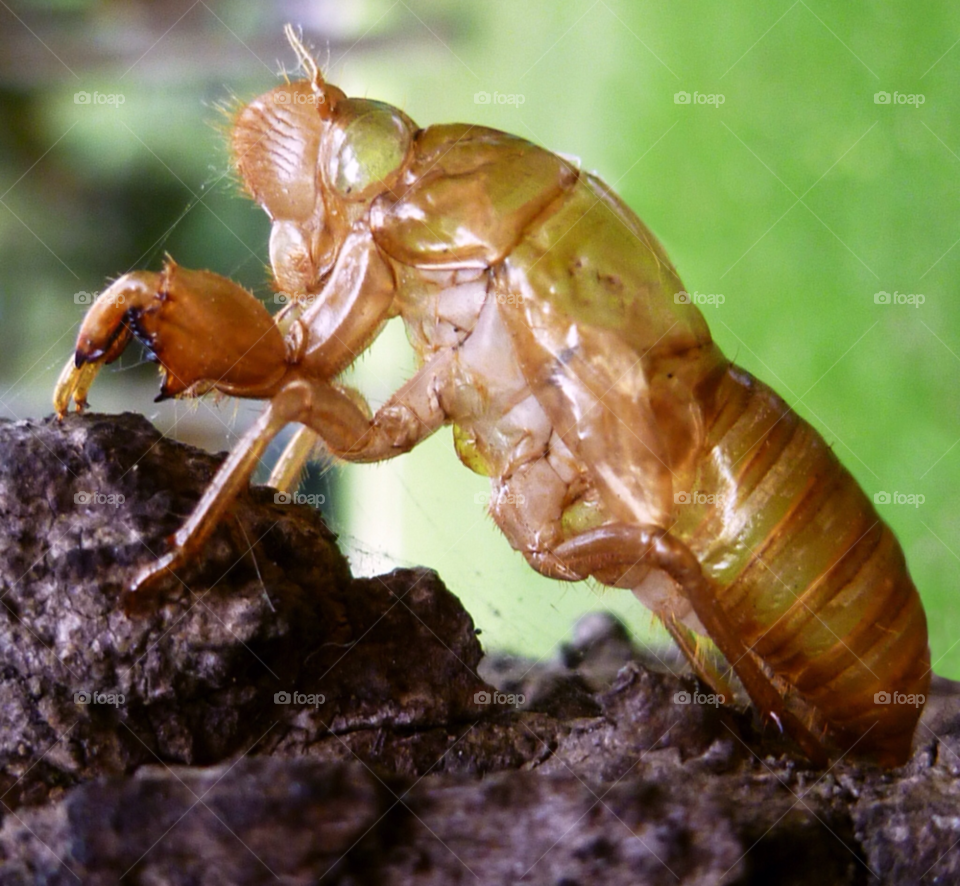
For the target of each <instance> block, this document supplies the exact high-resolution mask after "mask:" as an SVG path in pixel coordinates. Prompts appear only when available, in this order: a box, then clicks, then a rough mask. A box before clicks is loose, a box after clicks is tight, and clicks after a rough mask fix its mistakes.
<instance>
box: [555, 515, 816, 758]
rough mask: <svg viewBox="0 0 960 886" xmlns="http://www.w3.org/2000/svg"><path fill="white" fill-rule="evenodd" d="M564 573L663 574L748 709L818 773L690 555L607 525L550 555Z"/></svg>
mask: <svg viewBox="0 0 960 886" xmlns="http://www.w3.org/2000/svg"><path fill="white" fill-rule="evenodd" d="M550 555H551V557H552V558H556V559H557V560H559V561H560V562H561V563H563V564H564V565H565V566H567V567H568V568H569V569H571V570H573V571H575V572H577V573H580V574H589V575H595V576H597V577H598V578H600V580H601V581H603V582H604V583H606V584H613V583H619V578H618V576H619V575H622V574H623V573H625V572H627V571H628V570H630V569H633V568H634V567H636V566H637V565H638V564H641V563H645V564H647V565H649V566H652V567H655V568H657V569H661V570H663V571H664V572H666V573H667V575H669V576H670V577H671V578H672V579H673V580H674V581H675V582H676V583H677V584H678V585H679V586H680V588H681V590H682V592H683V594H684V596H685V597H686V598H687V599H688V600H689V601H690V604H691V606H692V607H693V610H694V612H695V613H696V615H697V618H699V619H700V623H701V624H702V625H703V627H704V628H705V630H706V631H707V633H708V634H709V635H710V637H711V638H712V639H713V641H714V642H715V643H716V644H717V647H718V648H719V649H720V651H721V652H722V653H723V655H724V656H725V657H726V659H727V661H728V662H730V664H731V665H732V666H733V669H734V670H735V671H736V672H737V676H738V677H739V678H740V680H741V682H742V683H743V686H744V688H745V689H746V691H747V693H748V694H749V696H750V698H751V700H752V701H753V703H754V705H756V707H757V708H758V709H759V710H760V711H763V712H765V713H766V714H768V715H769V716H771V717H774V718H775V719H776V720H777V722H779V723H780V724H782V727H783V729H784V730H785V731H786V732H787V733H788V734H789V735H790V736H791V737H792V738H793V739H794V740H795V741H796V742H797V744H799V745H800V747H801V748H802V749H803V751H804V753H805V754H806V755H807V757H808V758H809V759H810V761H811V762H812V763H813V764H814V765H815V766H818V767H824V766H826V765H827V762H828V757H827V753H826V751H825V749H824V747H823V745H822V744H821V742H820V741H819V740H818V739H817V737H816V736H815V735H814V734H813V733H812V732H811V731H810V729H808V728H807V726H806V725H804V723H803V722H802V721H801V720H800V718H799V717H798V716H796V714H794V713H793V712H792V711H791V710H790V709H789V708H788V707H787V704H786V700H785V698H784V695H783V694H782V693H781V692H780V690H779V689H778V688H777V687H776V686H775V685H774V684H773V683H772V682H771V681H770V679H769V678H768V677H767V675H766V674H765V673H764V672H763V671H762V670H761V668H760V666H759V665H758V664H757V662H756V659H755V658H754V656H753V653H751V652H750V650H749V649H747V648H746V647H745V646H744V644H743V642H742V641H741V639H740V637H739V635H738V634H737V632H736V630H735V629H734V628H733V626H732V625H731V624H730V621H729V619H728V618H727V617H726V615H725V614H724V612H723V610H722V609H721V608H720V606H719V604H718V603H717V600H716V594H715V593H714V591H713V589H712V588H711V586H710V583H709V582H708V581H707V579H706V578H705V577H704V575H703V571H702V570H701V568H700V563H699V562H698V561H697V558H696V556H694V554H693V552H692V551H691V550H690V549H689V548H688V547H687V546H686V545H684V544H683V543H682V542H680V541H678V540H677V539H676V538H674V537H673V536H671V535H670V533H668V532H666V531H665V530H663V529H661V528H659V527H646V526H633V525H629V524H625V523H621V524H608V525H606V526H601V527H599V528H597V529H593V530H589V531H587V532H584V533H582V534H581V535H578V536H575V537H574V538H572V539H570V540H569V541H566V542H564V543H563V544H561V545H559V546H558V547H556V548H554V550H553V551H551V552H550Z"/></svg>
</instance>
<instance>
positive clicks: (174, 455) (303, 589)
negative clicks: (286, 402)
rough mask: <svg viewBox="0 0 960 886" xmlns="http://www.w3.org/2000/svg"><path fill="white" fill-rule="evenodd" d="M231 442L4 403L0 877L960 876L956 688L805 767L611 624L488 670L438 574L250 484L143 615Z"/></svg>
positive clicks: (624, 879)
mask: <svg viewBox="0 0 960 886" xmlns="http://www.w3.org/2000/svg"><path fill="white" fill-rule="evenodd" d="M221 460H222V456H211V455H207V454H205V453H202V452H199V451H198V450H196V449H192V448H190V447H186V446H181V445H179V444H177V443H174V442H171V441H169V440H166V439H164V438H162V437H161V436H160V435H159V434H158V433H157V432H156V431H155V430H154V429H153V428H152V427H151V426H150V425H149V423H147V422H146V421H145V420H144V419H142V418H140V417H139V416H134V415H123V416H118V417H109V418H108V417H103V416H95V415H88V416H82V417H80V416H70V417H68V418H67V419H66V420H65V421H64V422H63V423H62V424H58V423H57V422H55V421H51V420H48V421H44V422H32V421H31V422H17V423H10V422H0V521H2V525H3V530H4V531H3V532H2V533H0V601H2V602H3V607H2V608H0V723H2V729H0V807H2V811H3V813H4V817H3V822H2V827H0V886H2V884H6V883H11V884H12V883H18V884H19V883H30V882H43V883H47V884H59V883H76V882H78V881H79V882H83V883H85V884H87V883H90V884H101V883H103V884H106V883H115V882H117V881H118V880H120V879H121V878H122V881H123V882H124V883H131V884H136V883H142V884H156V883H165V884H195V883H197V882H203V883H204V884H219V883H223V884H248V883H249V884H255V883H275V882H277V881H279V882H281V883H289V884H297V883H304V884H306V883H314V882H317V881H318V880H320V881H322V882H324V883H343V884H359V883H381V882H389V883H398V884H405V883H409V884H441V883H443V884H445V883H451V882H479V883H484V884H485V883H491V884H494V883H496V884H500V883H510V882H519V881H522V882H524V883H527V882H529V883H543V884H552V886H556V884H567V886H572V884H575V883H591V884H593V883H597V884H608V883H609V884H619V883H624V884H626V883H630V884H648V883H649V884H660V883H664V884H668V883H669V884H677V883H681V884H713V883H778V884H781V883H783V884H806V883H817V884H820V883H831V884H833V883H851V884H859V883H865V882H873V876H875V877H876V879H877V882H880V883H891V884H900V883H910V884H913V883H916V882H918V881H919V880H920V879H921V878H923V879H925V880H929V881H931V882H953V881H955V880H958V879H960V871H958V866H960V862H958V858H960V854H958V853H957V852H956V848H955V846H956V842H957V840H958V839H960V815H958V814H957V810H958V809H960V796H958V791H960V788H958V780H957V777H958V775H960V757H958V753H960V686H958V685H957V684H955V683H952V682H950V681H946V680H941V679H936V680H935V681H934V684H933V687H932V689H931V692H932V694H933V697H932V698H931V700H930V702H929V704H928V706H927V708H926V711H925V714H924V717H923V719H922V721H921V725H920V728H919V729H918V734H917V739H916V741H915V748H916V751H915V754H914V756H913V759H912V760H911V761H910V762H909V763H908V764H907V765H906V766H904V767H903V768H902V769H899V770H894V771H883V770H879V769H876V768H871V767H869V766H863V765H857V764H856V763H853V762H851V761H850V760H848V759H843V760H840V761H838V762H836V763H835V764H834V765H833V766H832V767H831V768H830V769H829V770H828V771H826V772H818V771H814V770H810V769H808V768H807V767H806V766H805V765H804V763H803V761H802V758H801V757H799V756H798V755H797V753H796V749H795V748H792V747H791V746H790V745H789V744H788V743H787V742H785V741H783V740H782V739H781V738H780V737H779V736H778V735H777V734H775V731H774V730H773V729H772V728H770V727H769V726H768V727H766V728H761V727H760V726H759V725H758V722H757V719H756V717H755V715H754V713H753V712H752V711H750V710H748V709H744V708H737V707H733V706H726V707H715V706H712V705H703V704H690V703H689V695H690V693H691V691H692V690H694V689H695V688H696V686H695V683H694V682H693V680H692V678H690V677H688V676H683V675H682V674H680V673H674V671H676V670H677V668H676V658H675V656H674V657H670V656H669V655H664V654H661V653H659V652H658V653H655V654H650V653H648V652H646V651H644V650H638V649H636V648H634V647H633V646H632V645H631V643H630V642H629V637H628V636H627V635H626V633H625V632H624V630H623V627H622V625H620V624H619V623H617V622H615V621H611V620H610V619H609V617H602V616H590V617H588V618H587V619H585V621H584V622H582V623H581V624H579V625H578V626H577V627H576V628H575V631H574V636H573V638H572V640H571V642H570V643H568V644H565V645H564V646H563V647H562V648H561V649H560V650H559V653H558V656H557V657H556V659H554V660H552V661H546V662H541V663H534V662H529V661H524V660H522V659H517V658H501V659H487V660H486V661H484V662H482V663H481V656H482V651H481V649H480V646H479V643H478V642H477V638H476V632H475V630H474V626H473V622H472V620H471V619H470V616H469V614H468V613H466V612H465V611H464V610H463V608H462V606H461V605H460V603H459V601H458V600H457V599H456V597H455V596H454V595H453V594H451V593H450V592H449V591H448V590H447V589H446V588H445V587H444V586H443V584H442V583H441V581H440V580H439V578H438V577H437V576H436V575H435V574H434V573H432V572H430V571H429V570H425V569H415V570H397V571H395V572H392V573H390V574H388V575H384V576H379V577H376V578H371V579H354V578H352V577H351V575H350V573H349V569H348V567H347V564H346V562H345V561H344V559H343V558H342V557H341V556H340V554H339V552H338V551H337V548H336V546H335V544H334V542H335V539H334V537H333V535H332V534H331V533H330V532H329V530H328V529H327V528H326V526H325V525H324V524H323V522H322V520H321V518H320V517H319V515H318V514H317V513H316V512H315V511H313V510H312V509H310V508H306V507H302V506H299V505H278V504H276V503H275V501H274V497H273V493H272V491H271V490H268V489H266V488H258V487H253V488H251V489H250V490H249V492H246V493H244V494H243V495H242V496H241V497H240V499H239V500H238V502H237V503H236V506H235V507H234V508H233V510H232V511H231V512H230V514H229V516H228V518H227V519H226V520H225V521H224V522H223V525H221V527H220V528H219V529H218V531H217V533H216V534H215V535H214V537H213V538H212V540H211V542H210V543H209V544H208V545H207V547H206V549H205V551H204V553H203V556H202V557H200V558H199V559H198V560H197V562H195V563H192V564H191V565H190V566H189V568H187V569H186V570H185V571H184V572H183V573H182V574H181V575H180V576H179V577H180V579H181V582H182V583H179V584H178V583H174V585H173V587H172V591H171V593H170V594H169V595H168V596H167V597H165V598H164V599H163V600H162V601H160V603H159V605H157V606H156V607H154V608H153V609H149V608H147V612H146V614H145V615H143V616H141V617H131V616H128V615H126V614H125V613H124V611H123V609H122V608H121V607H120V605H119V602H120V596H121V592H122V591H123V589H124V588H125V587H126V585H127V583H128V582H129V580H130V578H131V577H132V575H133V574H134V573H135V572H136V571H137V570H138V569H139V568H140V566H141V565H142V564H143V563H145V562H147V561H149V560H151V559H152V558H153V557H154V556H155V555H156V554H158V553H160V552H161V551H163V550H164V545H165V543H166V542H165V539H166V537H167V536H169V535H170V534H171V533H172V532H173V531H174V530H175V529H176V528H177V527H178V526H179V524H180V522H181V521H182V519H183V518H184V517H185V516H186V514H188V513H189V511H190V510H191V508H192V506H193V504H194V503H195V502H196V501H197V499H198V498H199V496H200V494H201V493H202V491H203V489H204V487H205V485H206V484H207V483H208V482H209V480H210V478H211V477H212V475H213V473H214V471H215V470H216V468H217V465H218V464H219V463H220V461H221ZM412 651H413V652H412ZM872 875H873V876H872Z"/></svg>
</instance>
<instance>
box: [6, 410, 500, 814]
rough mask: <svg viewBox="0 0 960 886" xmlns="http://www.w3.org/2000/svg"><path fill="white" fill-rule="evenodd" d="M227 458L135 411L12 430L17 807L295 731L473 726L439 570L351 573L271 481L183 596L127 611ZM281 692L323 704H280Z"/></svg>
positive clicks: (10, 657)
mask: <svg viewBox="0 0 960 886" xmlns="http://www.w3.org/2000/svg"><path fill="white" fill-rule="evenodd" d="M219 461H220V459H219V458H217V457H214V456H211V455H207V454H206V453H203V452H200V451H199V450H196V449H192V448H190V447H186V446H182V445H180V444H177V443H175V442H171V441H169V440H166V439H162V438H161V437H160V435H159V433H158V432H157V431H156V430H155V429H154V428H153V427H152V426H151V425H150V424H149V423H148V422H147V421H146V420H145V419H143V418H142V417H140V416H136V415H123V416H119V417H115V418H113V417H111V418H109V419H108V418H104V417H99V416H95V415H91V416H85V417H82V418H80V417H77V416H69V417H68V418H67V419H66V420H65V421H64V422H63V424H62V425H58V424H57V423H56V422H55V421H52V420H48V421H46V422H18V423H16V424H12V423H2V424H0V520H2V522H3V526H4V530H5V531H4V532H3V533H2V535H0V602H2V604H3V608H0V668H2V670H0V798H2V802H3V803H4V804H6V805H7V806H8V807H15V806H16V805H18V804H19V803H21V802H38V801H40V800H42V799H44V797H45V796H46V795H47V793H48V792H49V791H51V790H55V789H57V788H60V787H67V786H69V785H72V784H75V783H77V782H78V781H82V780H85V779H88V778H90V777H92V776H95V775H99V774H106V773H121V772H130V771H133V770H134V769H136V768H137V767H138V766H140V765H142V764H144V763H157V762H168V763H182V764H211V763H216V762H218V761H220V760H223V759H225V758H227V757H230V756H231V755H234V754H237V753H241V752H244V753H246V752H251V751H253V752H254V753H257V752H261V751H262V750H264V749H265V748H268V747H270V746H272V745H274V744H276V743H278V742H283V741H285V740H287V738H286V737H287V736H288V735H294V736H296V735H301V734H305V735H306V736H310V735H313V734H314V733H316V731H317V730H321V731H322V732H324V733H325V734H327V735H328V736H329V734H330V731H331V730H332V732H333V733H337V732H350V731H352V730H356V729H358V728H374V727H380V726H388V725H389V726H394V727H396V728H404V729H416V728H419V727H420V726H421V725H431V726H433V725H436V724H438V723H446V722H457V721H458V720H461V719H464V718H467V717H470V716H473V714H474V705H473V701H472V699H473V694H474V693H475V692H476V691H477V690H479V689H482V688H484V685H485V684H484V683H483V682H482V681H481V680H480V679H479V678H478V677H476V675H475V670H476V666H477V663H478V662H479V660H480V656H481V650H480V646H479V643H478V642H477V639H476V636H475V634H474V629H473V624H472V622H471V620H470V617H469V615H467V613H465V612H464V611H463V608H462V607H461V606H460V604H459V602H458V601H457V600H456V598H455V597H453V595H451V594H450V593H449V592H448V591H447V590H446V589H445V588H444V587H443V585H442V584H441V583H440V582H439V580H438V579H437V577H436V575H435V574H434V573H432V572H429V571H427V570H419V571H406V572H399V573H395V574H393V575H392V576H388V577H385V578H384V579H383V580H367V581H354V580H353V579H352V578H351V576H350V572H349V569H348V567H347V564H346V562H345V560H344V559H343V557H342V556H341V555H340V552H339V551H338V550H337V548H336V546H335V545H334V544H333V536H332V534H331V533H330V532H329V530H328V529H327V528H326V527H325V526H324V524H323V522H322V520H321V519H320V517H319V515H318V514H317V513H316V512H315V511H313V510H312V509H310V508H306V507H300V506H289V505H277V504H275V503H274V501H273V493H272V492H271V491H270V490H268V489H266V488H256V487H254V488H252V489H251V490H250V492H249V493H248V494H246V495H244V496H242V498H241V499H240V501H239V502H238V504H237V507H236V508H235V509H234V512H233V514H232V516H231V517H230V518H229V519H228V520H226V521H224V524H223V525H222V526H221V528H220V529H219V530H218V532H217V533H216V535H215V536H214V538H213V539H212V541H211V543H210V544H209V545H208V546H207V548H206V551H205V553H204V556H203V558H202V559H201V560H200V561H199V562H197V563H196V564H193V565H192V566H191V568H190V569H189V570H187V571H186V572H184V573H182V574H181V576H180V578H181V579H182V586H178V587H177V588H176V590H175V592H174V593H173V594H172V595H171V599H170V600H169V601H168V602H166V603H165V604H164V605H162V606H160V607H159V608H157V609H156V610H155V611H153V612H152V613H151V614H149V615H148V616H146V617H139V618H130V617H128V616H127V615H125V614H124V612H123V610H122V609H121V608H120V606H119V605H118V603H119V599H120V595H121V593H122V591H123V589H124V587H125V586H126V583H127V582H128V581H129V580H130V578H131V577H132V576H133V575H134V573H135V572H136V570H137V569H138V568H139V566H141V565H142V564H143V563H145V562H149V560H151V559H152V558H153V556H154V555H155V554H156V553H159V552H162V551H163V550H164V545H165V538H166V537H167V536H169V535H170V534H171V533H172V532H174V531H175V530H176V529H177V528H178V526H179V524H180V522H181V521H182V520H183V518H184V517H185V516H186V515H187V514H189V512H190V510H191V508H192V507H193V504H194V503H195V502H196V500H197V499H198V498H199V496H200V493H201V492H202V491H203V488H204V486H205V485H206V483H207V482H208V481H209V480H210V478H211V477H212V476H213V474H214V472H215V470H216V468H217V466H218V464H219ZM440 638H443V639H442V640H441V639H440ZM361 639H363V642H362V643H361V642H358V641H360V640H361ZM411 648H416V649H417V655H416V656H411V655H409V650H410V649H411ZM400 661H402V662H403V667H402V668H398V667H397V662H400ZM340 662H343V663H344V664H343V665H339V663H340ZM278 692H288V693H291V694H293V693H300V694H301V695H304V696H318V695H322V696H324V703H323V704H322V705H320V706H319V707H316V708H314V707H312V706H311V704H310V703H309V702H305V703H301V704H297V703H295V702H294V703H290V704H277V703H276V701H275V696H276V693H278ZM295 698H296V696H295V695H291V699H295ZM84 700H89V701H90V702H91V703H88V704H83V703H80V704H78V703H77V702H78V701H84ZM305 740H306V739H305Z"/></svg>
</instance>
